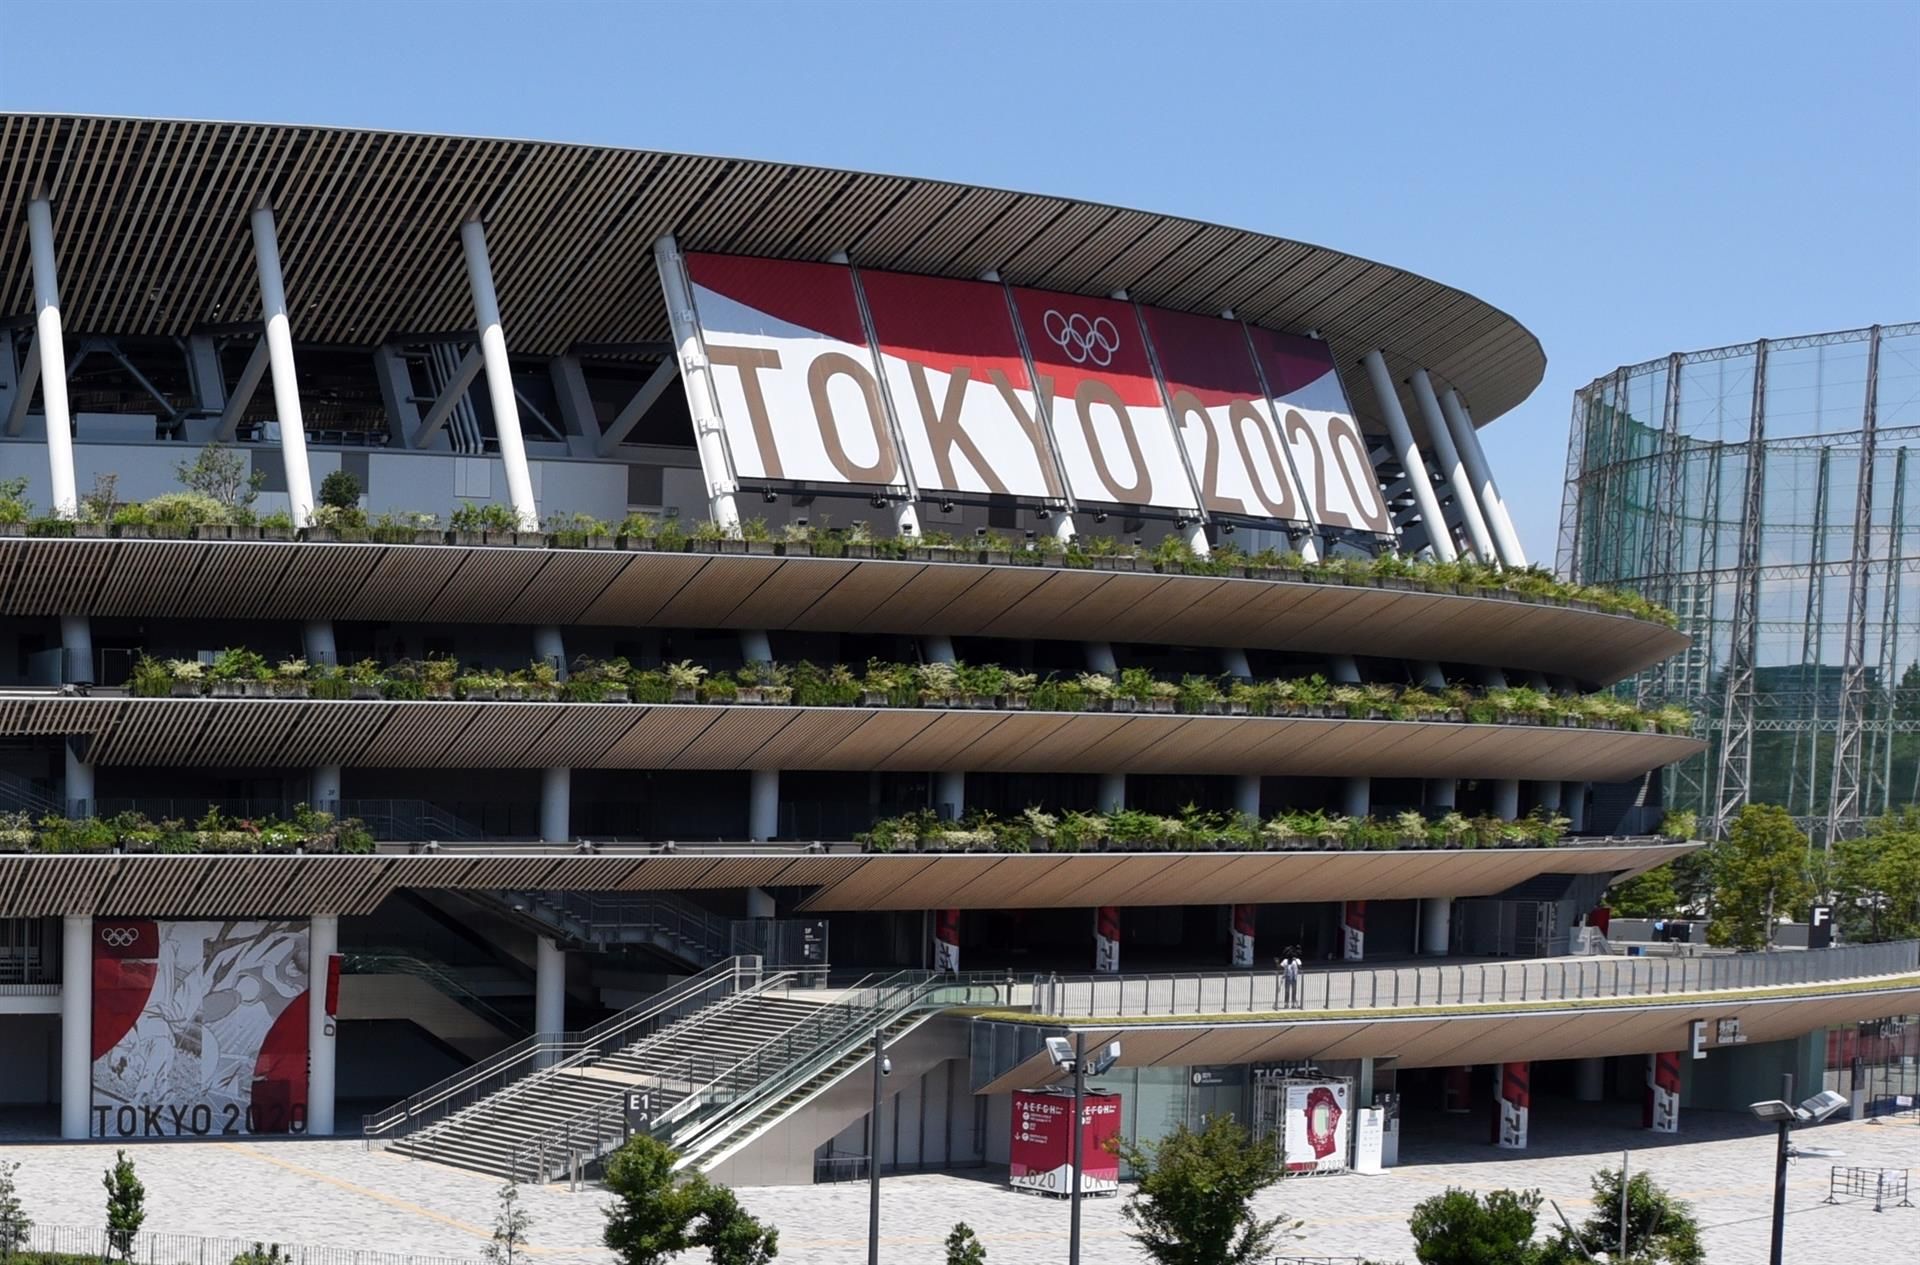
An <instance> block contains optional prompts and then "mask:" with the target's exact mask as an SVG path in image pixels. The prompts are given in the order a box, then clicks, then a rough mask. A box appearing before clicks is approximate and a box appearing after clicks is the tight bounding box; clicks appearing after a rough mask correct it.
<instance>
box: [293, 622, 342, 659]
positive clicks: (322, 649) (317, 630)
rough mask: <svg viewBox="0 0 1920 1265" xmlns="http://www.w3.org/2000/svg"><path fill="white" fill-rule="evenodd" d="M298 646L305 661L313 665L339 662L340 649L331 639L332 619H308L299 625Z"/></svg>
mask: <svg viewBox="0 0 1920 1265" xmlns="http://www.w3.org/2000/svg"><path fill="white" fill-rule="evenodd" d="M300 646H301V648H302V649H303V650H305V651H306V655H307V662H308V663H310V664H314V665H319V664H322V663H338V662H340V651H339V649H338V648H337V647H336V646H335V644H334V640H333V621H332V620H327V619H310V620H308V621H307V622H306V623H304V624H302V625H301V626H300Z"/></svg>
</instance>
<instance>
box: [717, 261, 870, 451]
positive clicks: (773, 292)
mask: <svg viewBox="0 0 1920 1265" xmlns="http://www.w3.org/2000/svg"><path fill="white" fill-rule="evenodd" d="M686 260H687V276H688V279H689V280H690V281H692V283H693V301H694V306H695V308H696V309H697V310H698V313H699V320H700V329H701V332H702V333H703V335H704V336H705V341H706V348H707V360H708V361H709V363H710V364H711V365H712V370H713V384H714V392H715V394H716V395H717V396H718V397H719V401H720V419H721V424H722V427H723V428H724V430H725V431H726V436H727V448H728V450H729V451H730V452H731V453H732V455H733V465H734V471H735V473H736V474H738V475H739V476H740V477H742V478H747V479H759V480H767V481H771V482H778V483H857V484H863V485H873V486H879V487H893V486H901V485H903V481H902V478H901V473H900V460H899V454H898V453H897V452H895V450H894V443H893V434H892V427H891V425H890V424H889V422H888V417H887V409H886V404H885V402H884V401H883V399H882V397H881V393H880V381H879V379H878V377H876V376H875V374H874V371H873V352H872V349H871V348H870V347H869V346H868V345H867V335H866V328H865V326H864V325H863V324H862V322H861V319H860V300H859V297H858V295H857V294H856V292H855V291H854V288H853V272H852V270H851V269H849V268H845V267H843V266H841V265H838V264H814V263H796V262H793V261H791V260H785V259H754V258H747V257H745V256H739V255H702V254H689V255H688V256H687V257H686Z"/></svg>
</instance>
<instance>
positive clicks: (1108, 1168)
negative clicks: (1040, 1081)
mask: <svg viewBox="0 0 1920 1265" xmlns="http://www.w3.org/2000/svg"><path fill="white" fill-rule="evenodd" d="M1072 1115H1073V1095H1072V1094H1070V1093H1062V1092H1059V1091H1048V1090H1036V1091H1031V1092H1030V1091H1027V1090H1017V1091H1015V1093H1014V1095H1013V1137H1012V1142H1011V1145H1010V1147H1009V1154H1008V1159H1009V1160H1010V1161H1011V1162H1010V1164H1009V1165H1008V1169H1007V1178H1008V1182H1009V1184H1010V1185H1012V1187H1013V1188H1014V1189H1015V1190H1034V1191H1039V1192H1041V1193H1042V1194H1049V1195H1066V1194H1069V1193H1070V1192H1071V1190H1072V1186H1073V1132H1072V1128H1071V1126H1070V1125H1069V1123H1068V1118H1069V1117H1071V1116H1072ZM1119 1136H1120V1095H1118V1094H1102V1093H1095V1092H1093V1091H1088V1093H1087V1096H1086V1098H1085V1099H1084V1101H1083V1103H1082V1106H1081V1112H1080V1167H1081V1169H1082V1175H1081V1179H1080V1190H1081V1193H1082V1194H1088V1193H1105V1192H1108V1191H1114V1190H1118V1189H1119V1188H1120V1157H1119V1155H1118V1154H1117V1153H1115V1152H1114V1150H1113V1149H1112V1143H1113V1140H1114V1139H1115V1138H1117V1137H1119Z"/></svg>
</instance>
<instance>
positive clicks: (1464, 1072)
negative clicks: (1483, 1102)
mask: <svg viewBox="0 0 1920 1265" xmlns="http://www.w3.org/2000/svg"><path fill="white" fill-rule="evenodd" d="M1440 1109H1441V1110H1442V1111H1445V1112H1450V1113H1452V1114H1453V1115H1460V1114H1462V1113H1464V1112H1468V1111H1471V1110H1473V1069H1472V1068H1470V1067H1450V1068H1448V1069H1447V1071H1446V1075H1445V1076H1444V1077H1442V1079H1441V1081H1440Z"/></svg>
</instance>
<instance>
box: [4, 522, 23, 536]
mask: <svg viewBox="0 0 1920 1265" xmlns="http://www.w3.org/2000/svg"><path fill="white" fill-rule="evenodd" d="M26 534H27V525H26V524H25V523H0V536H24V535H26Z"/></svg>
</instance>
